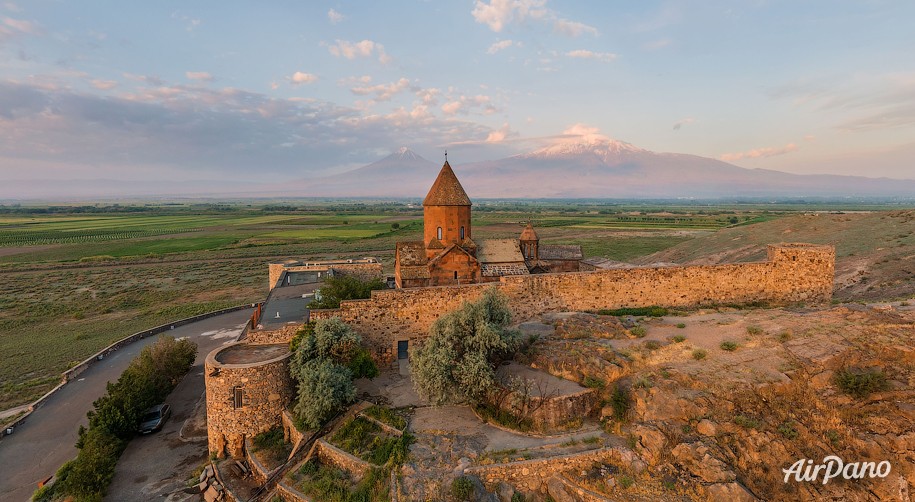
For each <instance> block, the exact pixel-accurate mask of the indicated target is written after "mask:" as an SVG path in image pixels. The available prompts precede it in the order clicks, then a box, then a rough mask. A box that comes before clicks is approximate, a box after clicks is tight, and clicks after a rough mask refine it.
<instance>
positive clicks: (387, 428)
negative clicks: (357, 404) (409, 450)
mask: <svg viewBox="0 0 915 502" xmlns="http://www.w3.org/2000/svg"><path fill="white" fill-rule="evenodd" d="M356 416H357V417H362V418H363V419H365V420H368V421H369V422H372V423H373V424H375V425H377V426H378V427H381V430H383V431H384V432H385V433H387V434H390V435H392V436H397V437H400V436H403V431H402V430H400V429H398V428H396V427H391V426H390V425H388V424H386V423H384V422H382V421H381V420H377V419H375V418H373V417H370V416H368V415H366V414H365V413H362V412H359V413H357V414H356Z"/></svg>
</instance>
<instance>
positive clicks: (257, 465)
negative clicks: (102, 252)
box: [245, 437, 276, 484]
mask: <svg viewBox="0 0 915 502" xmlns="http://www.w3.org/2000/svg"><path fill="white" fill-rule="evenodd" d="M245 460H247V461H248V466H250V467H251V475H252V476H254V479H256V480H257V482H258V483H260V484H264V483H266V482H267V478H269V477H270V475H271V474H272V473H273V471H270V470H267V466H266V465H264V464H262V463H261V461H260V460H259V459H258V458H257V455H255V453H254V444H252V443H251V438H247V437H246V438H245ZM274 470H276V469H274Z"/></svg>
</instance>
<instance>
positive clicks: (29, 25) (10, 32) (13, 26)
mask: <svg viewBox="0 0 915 502" xmlns="http://www.w3.org/2000/svg"><path fill="white" fill-rule="evenodd" d="M40 32H41V29H40V28H39V27H38V25H37V24H35V23H33V22H31V21H26V20H24V19H13V18H11V17H4V18H0V42H3V41H4V40H7V39H10V38H13V37H17V36H20V35H38V34H39V33H40Z"/></svg>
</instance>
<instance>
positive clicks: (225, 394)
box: [204, 342, 293, 458]
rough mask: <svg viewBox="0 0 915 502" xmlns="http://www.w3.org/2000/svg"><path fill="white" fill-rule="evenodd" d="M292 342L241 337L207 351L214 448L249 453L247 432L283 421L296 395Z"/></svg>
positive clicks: (237, 455) (239, 455)
mask: <svg viewBox="0 0 915 502" xmlns="http://www.w3.org/2000/svg"><path fill="white" fill-rule="evenodd" d="M291 355H292V353H291V352H289V345H288V344H249V343H245V342H236V343H233V344H230V345H226V346H224V347H220V348H218V349H216V350H214V351H212V352H210V353H209V354H208V355H207V358H206V362H205V364H204V375H205V376H204V381H205V386H206V400H207V439H208V441H209V451H210V453H215V454H216V455H217V456H218V457H220V458H221V457H223V456H224V455H225V454H226V453H227V452H228V454H229V455H231V456H232V457H235V458H243V457H244V444H245V438H248V437H252V436H254V435H256V434H259V433H261V432H264V431H267V430H270V429H271V428H273V427H275V426H276V425H277V424H279V423H281V421H282V415H283V411H284V410H285V409H286V406H288V404H289V403H290V401H291V400H292V396H293V385H292V380H291V378H290V377H289V358H290V356H291Z"/></svg>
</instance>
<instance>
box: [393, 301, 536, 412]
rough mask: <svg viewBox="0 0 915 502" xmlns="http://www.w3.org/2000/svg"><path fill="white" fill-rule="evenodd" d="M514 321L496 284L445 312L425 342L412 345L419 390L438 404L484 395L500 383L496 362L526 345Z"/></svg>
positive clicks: (475, 401) (412, 360)
mask: <svg viewBox="0 0 915 502" xmlns="http://www.w3.org/2000/svg"><path fill="white" fill-rule="evenodd" d="M510 323H511V312H510V311H509V309H508V306H507V301H506V298H505V296H504V295H502V294H501V293H499V292H498V291H497V290H495V289H494V288H492V289H488V290H487V291H486V292H484V293H483V296H482V297H481V298H480V299H479V300H477V301H475V302H471V303H465V304H464V305H463V306H461V308H459V309H458V310H455V311H454V312H451V313H449V314H446V315H444V316H442V317H440V318H439V319H438V320H437V321H436V322H435V323H434V324H433V325H432V328H431V329H430V334H431V336H430V338H428V339H427V340H426V342H425V344H423V345H422V346H421V347H418V348H416V347H414V348H412V349H411V354H410V357H411V362H410V367H411V373H412V375H413V385H414V386H415V388H416V391H417V392H418V393H419V394H420V395H422V396H423V397H425V398H426V399H428V400H429V401H430V402H432V403H433V404H443V403H447V402H457V401H462V400H468V401H471V402H474V403H478V402H481V401H483V400H484V398H485V397H486V395H487V392H488V391H490V390H491V389H492V388H493V387H494V386H495V384H496V377H495V367H496V365H497V364H499V363H500V362H501V361H502V360H504V359H506V358H509V357H511V356H512V355H513V354H514V353H515V352H516V351H517V350H518V348H519V347H520V345H521V337H520V333H518V332H517V331H514V330H510V329H507V326H508V325H509V324H510Z"/></svg>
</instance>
